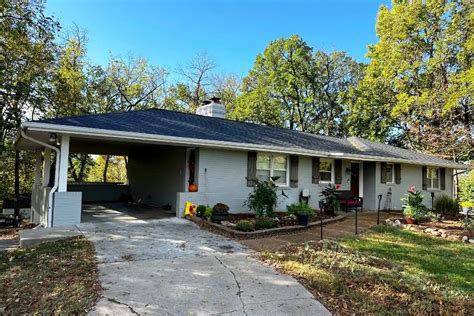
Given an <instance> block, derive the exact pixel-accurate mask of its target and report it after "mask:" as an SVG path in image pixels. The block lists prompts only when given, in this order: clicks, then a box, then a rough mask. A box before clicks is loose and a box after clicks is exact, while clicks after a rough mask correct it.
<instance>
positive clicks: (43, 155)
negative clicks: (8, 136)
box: [17, 99, 468, 226]
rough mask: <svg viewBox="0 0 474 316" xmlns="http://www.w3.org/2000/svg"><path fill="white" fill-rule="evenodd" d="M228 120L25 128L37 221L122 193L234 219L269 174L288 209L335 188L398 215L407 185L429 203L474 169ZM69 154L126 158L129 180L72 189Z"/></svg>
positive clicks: (52, 222)
mask: <svg viewBox="0 0 474 316" xmlns="http://www.w3.org/2000/svg"><path fill="white" fill-rule="evenodd" d="M224 117H225V108H224V106H223V105H222V104H220V102H219V100H218V99H212V100H210V101H207V102H206V104H205V105H203V106H201V107H199V108H198V110H197V112H196V114H190V113H181V112H174V111H168V110H161V109H148V110H141V111H130V112H120V113H106V114H92V115H83V116H74V117H63V118H55V119H46V120H41V121H31V122H25V123H23V125H22V129H21V131H20V132H21V133H20V135H19V138H18V140H17V148H19V149H22V150H34V151H36V152H37V160H36V171H35V184H34V188H33V191H32V192H33V193H32V218H33V220H34V221H37V222H40V223H42V224H43V225H45V226H58V225H66V224H77V223H79V222H80V220H81V207H82V206H81V205H82V202H83V197H84V199H86V200H94V196H96V198H97V196H104V197H105V196H107V197H108V199H110V198H113V197H114V196H115V198H118V196H120V192H122V191H124V190H125V191H127V192H129V194H130V195H131V196H132V198H133V200H135V201H138V200H139V201H140V202H141V203H144V204H148V205H155V206H162V205H170V206H171V207H172V208H173V209H174V210H175V211H176V216H182V214H183V211H184V207H185V203H186V201H190V202H192V203H194V204H204V205H210V206H212V205H214V204H215V203H218V202H222V203H225V204H227V205H229V207H230V211H231V212H248V208H247V207H245V206H244V201H245V200H246V199H247V196H248V194H249V193H250V192H251V190H252V189H253V188H252V186H253V181H252V179H254V178H260V179H267V178H269V177H271V176H278V177H279V179H278V180H277V184H278V190H279V191H282V192H279V196H280V202H279V206H278V208H279V209H281V210H284V209H285V207H286V205H287V204H290V203H294V202H297V201H298V200H299V197H300V193H301V192H302V190H303V189H307V191H309V193H310V196H311V197H310V199H309V203H310V205H311V206H312V207H314V208H318V201H319V195H320V192H321V190H322V189H323V188H324V187H325V186H327V185H328V184H338V188H339V190H346V191H349V190H350V191H351V192H352V194H353V195H354V196H360V197H362V198H363V205H364V209H367V210H376V209H377V207H378V196H379V195H381V196H382V201H381V207H382V208H385V209H393V210H399V209H401V202H400V198H401V197H402V196H403V195H404V194H405V193H406V191H407V189H408V187H409V186H412V185H414V186H415V187H416V188H418V189H421V190H423V191H424V193H425V203H426V204H427V206H431V194H430V192H435V194H436V195H440V194H443V193H444V194H448V195H452V194H453V174H454V172H455V170H459V169H467V168H468V167H467V166H466V165H463V164H459V163H456V162H452V161H448V160H443V159H440V158H436V157H433V156H430V155H425V154H422V153H418V152H414V151H410V150H406V149H401V148H397V147H393V146H389V145H386V144H381V143H376V142H372V141H368V140H365V139H362V138H359V137H349V138H347V139H344V138H335V137H327V136H320V135H315V134H310V133H304V132H299V131H293V130H288V129H283V128H275V127H269V126H265V125H260V124H254V123H246V122H238V121H232V120H227V119H224ZM70 153H89V154H109V155H124V156H127V157H128V166H127V169H128V170H127V173H128V179H129V183H128V184H127V185H125V186H123V187H121V188H119V189H117V187H114V186H107V185H101V186H99V185H98V186H96V187H91V186H82V187H80V186H79V187H78V186H77V185H75V186H73V185H72V184H68V160H69V155H70ZM52 156H53V157H55V158H54V159H53V158H52ZM53 160H54V161H56V163H55V164H52V161H53ZM52 165H54V168H53V167H52ZM51 169H54V170H56V172H51ZM50 174H51V175H52V176H51V177H52V178H54V179H51V178H50ZM189 184H194V186H190V185H189ZM190 189H191V190H190ZM196 189H197V191H196V192H190V191H195V190H196ZM280 193H282V194H280ZM86 196H87V198H86ZM104 199H105V198H104Z"/></svg>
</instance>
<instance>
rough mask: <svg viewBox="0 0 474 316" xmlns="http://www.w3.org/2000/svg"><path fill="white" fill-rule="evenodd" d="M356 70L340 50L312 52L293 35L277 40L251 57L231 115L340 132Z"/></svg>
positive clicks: (357, 76)
mask: <svg viewBox="0 0 474 316" xmlns="http://www.w3.org/2000/svg"><path fill="white" fill-rule="evenodd" d="M362 71H363V67H362V65H360V64H358V63H356V62H355V61H354V60H353V59H352V58H350V57H348V56H347V55H346V54H345V53H344V52H333V53H331V54H327V53H325V52H321V51H317V52H313V49H312V48H311V47H309V46H308V44H307V43H306V42H305V41H304V40H303V39H302V38H301V37H299V36H298V35H293V36H291V37H290V38H287V39H284V38H281V39H278V40H276V41H273V42H271V43H270V44H269V46H268V47H267V48H266V49H265V51H264V53H263V54H259V55H258V56H257V58H256V60H255V64H254V66H253V68H252V70H250V72H249V74H248V76H247V77H246V78H244V80H243V85H242V95H241V96H240V97H239V98H238V99H237V102H236V108H235V110H234V111H233V113H232V115H231V117H232V118H234V119H237V120H246V121H253V122H257V123H263V124H267V125H272V126H279V127H287V128H289V129H295V130H301V131H307V132H313V133H320V134H326V135H341V136H342V135H344V134H345V130H346V129H345V124H344V119H345V116H346V113H347V105H346V101H347V93H348V91H349V88H350V87H351V86H352V85H355V84H356V83H357V81H358V80H359V79H360V77H361V74H362Z"/></svg>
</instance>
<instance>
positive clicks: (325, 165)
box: [319, 158, 333, 183]
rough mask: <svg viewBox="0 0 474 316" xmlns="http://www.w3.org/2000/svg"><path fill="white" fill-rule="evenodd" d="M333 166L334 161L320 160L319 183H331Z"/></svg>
mask: <svg viewBox="0 0 474 316" xmlns="http://www.w3.org/2000/svg"><path fill="white" fill-rule="evenodd" d="M332 166H333V160H331V159H323V158H321V159H320V160H319V182H322V183H331V182H333V180H332V174H333V173H332Z"/></svg>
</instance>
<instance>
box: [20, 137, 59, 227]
mask: <svg viewBox="0 0 474 316" xmlns="http://www.w3.org/2000/svg"><path fill="white" fill-rule="evenodd" d="M21 136H22V137H23V138H25V139H27V140H29V141H31V142H33V143H36V144H38V145H41V146H44V147H47V148H51V149H52V150H54V151H55V152H56V166H55V169H56V170H55V172H54V186H53V187H52V188H51V191H49V196H48V227H52V225H53V194H54V192H56V190H57V189H58V184H59V159H60V157H61V151H60V150H59V149H58V148H57V147H55V146H52V145H50V144H47V143H43V142H42V141H39V140H37V139H34V138H32V137H30V136H27V135H26V133H25V131H24V130H23V129H21Z"/></svg>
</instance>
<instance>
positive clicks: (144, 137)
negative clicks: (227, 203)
mask: <svg viewBox="0 0 474 316" xmlns="http://www.w3.org/2000/svg"><path fill="white" fill-rule="evenodd" d="M23 126H24V127H26V128H28V130H31V131H37V132H53V133H66V134H69V135H73V134H74V135H76V136H84V137H86V138H88V137H89V138H97V137H104V138H108V139H112V140H128V141H135V142H136V141H142V142H149V143H156V142H160V143H165V144H175V145H189V144H193V145H194V146H205V147H210V148H226V149H231V150H261V151H269V152H275V153H285V154H299V155H304V156H319V157H326V158H330V157H335V156H337V157H340V158H345V159H353V160H360V161H386V162H394V163H407V164H416V165H427V163H425V162H416V161H412V160H408V159H391V158H386V157H381V156H370V155H354V154H343V153H335V154H334V153H328V152H320V151H315V150H307V149H286V150H285V149H282V148H284V147H281V146H280V147H279V146H269V145H255V144H247V143H236V142H230V141H216V140H207V139H198V138H189V137H176V136H165V135H155V134H146V133H137V132H124V131H116V130H108V129H101V128H90V127H76V126H68V125H59V124H48V123H40V122H25V123H24V124H23ZM428 165H430V166H436V167H447V168H453V169H456V168H457V169H469V168H470V167H469V166H467V165H462V164H456V165H453V164H445V163H429V164H428Z"/></svg>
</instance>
